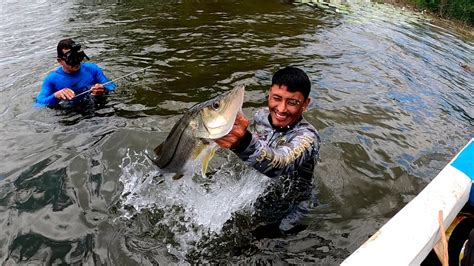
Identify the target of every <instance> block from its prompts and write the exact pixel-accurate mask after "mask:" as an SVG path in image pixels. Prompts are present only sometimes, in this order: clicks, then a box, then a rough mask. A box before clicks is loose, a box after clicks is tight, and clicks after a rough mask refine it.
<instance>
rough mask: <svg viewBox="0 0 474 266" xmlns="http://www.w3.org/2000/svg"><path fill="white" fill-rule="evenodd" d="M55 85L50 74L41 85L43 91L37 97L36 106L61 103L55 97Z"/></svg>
mask: <svg viewBox="0 0 474 266" xmlns="http://www.w3.org/2000/svg"><path fill="white" fill-rule="evenodd" d="M54 88H55V86H54V82H53V80H52V78H51V77H50V76H48V77H46V78H45V80H44V81H43V85H42V86H41V91H40V92H39V94H38V96H37V97H36V103H35V106H37V107H42V106H54V105H56V104H58V103H59V100H58V99H56V98H55V97H54V93H55V92H56V91H55V89H54Z"/></svg>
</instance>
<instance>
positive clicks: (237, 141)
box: [216, 67, 320, 179]
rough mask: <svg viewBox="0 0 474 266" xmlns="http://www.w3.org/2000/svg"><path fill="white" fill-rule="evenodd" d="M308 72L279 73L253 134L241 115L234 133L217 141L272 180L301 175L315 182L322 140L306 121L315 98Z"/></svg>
mask: <svg viewBox="0 0 474 266" xmlns="http://www.w3.org/2000/svg"><path fill="white" fill-rule="evenodd" d="M310 91H311V83H310V80H309V78H308V76H307V75H306V73H305V72H304V71H303V70H301V69H299V68H295V67H286V68H283V69H280V70H278V71H277V72H276V73H275V74H274V75H273V78H272V85H271V87H270V90H269V93H268V108H264V109H260V110H258V111H257V112H256V113H255V116H254V123H253V125H252V128H253V130H252V131H253V134H252V133H251V132H250V131H249V130H247V127H248V125H249V122H248V120H247V119H246V118H245V117H244V115H243V114H241V113H239V115H238V116H237V119H236V121H235V124H234V128H233V129H232V131H231V132H230V133H229V134H228V135H226V136H224V137H223V138H221V139H219V140H217V141H216V142H217V144H219V145H220V146H221V147H223V148H230V149H231V150H232V151H233V152H234V153H235V154H237V155H238V156H239V157H240V158H241V159H242V160H243V161H244V162H246V163H247V164H249V165H250V166H252V167H254V168H255V169H257V170H258V171H260V172H261V173H263V174H265V175H267V176H268V177H277V176H281V175H288V174H291V175H298V176H300V177H302V178H305V179H311V178H312V173H313V169H314V166H315V164H316V160H315V158H316V157H317V155H318V152H319V146H320V138H319V135H318V132H317V130H316V129H315V128H314V127H313V126H312V125H311V124H309V123H308V122H307V121H306V120H305V119H304V118H303V111H305V110H306V108H307V107H308V105H309V102H310V101H311V98H309V93H310Z"/></svg>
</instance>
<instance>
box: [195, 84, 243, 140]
mask: <svg viewBox="0 0 474 266" xmlns="http://www.w3.org/2000/svg"><path fill="white" fill-rule="evenodd" d="M244 92H245V87H244V86H237V87H235V88H234V89H232V90H231V91H229V92H227V93H225V94H222V95H219V96H217V97H215V98H213V99H210V100H208V101H206V102H204V103H202V104H200V105H199V106H197V108H196V111H197V112H198V114H197V115H196V116H195V119H193V121H192V124H193V126H192V127H193V129H194V130H193V132H194V136H195V137H197V138H203V139H218V138H221V137H223V136H225V135H227V134H228V133H229V132H230V131H231V130H232V127H233V126H234V122H235V118H236V117H237V113H238V112H239V111H241V110H242V104H243V102H244Z"/></svg>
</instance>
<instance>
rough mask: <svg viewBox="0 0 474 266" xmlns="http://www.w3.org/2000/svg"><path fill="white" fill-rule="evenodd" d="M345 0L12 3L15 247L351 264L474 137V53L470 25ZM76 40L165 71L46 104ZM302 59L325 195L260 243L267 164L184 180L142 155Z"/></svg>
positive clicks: (98, 58)
mask: <svg viewBox="0 0 474 266" xmlns="http://www.w3.org/2000/svg"><path fill="white" fill-rule="evenodd" d="M323 2H327V1H323ZM338 4H342V5H343V6H344V8H342V9H340V10H341V11H342V12H336V11H335V9H334V7H330V8H329V10H328V9H325V8H321V7H315V6H311V5H307V4H304V5H295V4H294V3H290V2H288V1H276V0H275V1H265V2H255V1H231V0H229V1H158V2H157V1H154V2H150V1H132V0H122V1H72V2H71V1H69V2H67V1H55V0H46V1H44V0H43V1H33V2H32V3H30V2H28V3H26V2H25V1H20V0H19V1H0V22H1V23H0V37H1V38H0V72H1V73H2V75H1V77H0V81H1V82H0V84H2V85H1V86H0V94H1V96H2V97H0V135H1V136H2V137H1V138H0V152H1V154H2V160H0V226H1V228H2V231H1V233H0V239H1V240H0V258H1V261H2V262H4V263H7V264H9V263H11V264H17V263H32V264H48V263H54V264H56V263H67V264H70V263H83V264H117V263H118V262H120V264H132V265H135V264H146V263H162V264H169V263H176V262H183V261H187V262H203V261H209V262H215V263H222V262H224V263H228V262H235V263H238V262H240V263H255V264H256V263H262V264H263V263H269V262H275V263H316V264H329V265H333V264H338V263H339V262H341V261H342V260H343V259H344V258H345V257H347V255H348V254H350V252H352V251H353V250H355V249H356V248H357V247H358V246H359V245H360V244H361V243H363V242H364V241H365V240H366V239H367V237H368V236H369V235H370V234H372V233H373V232H374V231H375V230H377V229H378V228H379V227H380V226H381V225H382V224H383V223H384V222H385V221H386V220H387V219H388V218H390V217H391V216H392V215H393V214H394V213H396V212H397V211H398V210H399V209H400V208H402V207H403V206H404V204H406V203H407V202H409V201H410V200H411V199H412V198H413V197H414V196H415V195H416V194H417V193H418V192H419V191H420V190H421V189H422V188H423V187H424V186H425V185H426V184H427V183H428V182H429V181H430V180H431V179H432V178H433V177H434V176H435V175H436V174H437V172H438V171H439V170H440V169H441V168H442V167H444V165H445V164H446V163H447V162H449V161H450V159H451V157H452V156H453V155H454V154H456V153H457V152H458V150H459V149H460V148H461V147H463V146H464V145H465V143H466V142H467V140H468V139H470V138H472V137H474V133H473V132H474V130H473V126H474V119H473V117H474V113H473V112H474V111H473V108H472V106H474V102H473V97H472V95H473V91H474V87H473V84H474V82H473V81H474V78H473V73H472V72H471V71H468V70H466V67H465V66H469V65H473V64H474V62H473V61H472V54H473V53H472V51H473V40H472V35H471V36H466V35H463V34H462V33H460V32H458V31H456V29H452V28H451V29H446V28H443V27H442V26H439V25H438V24H437V23H436V21H435V20H432V19H430V18H428V17H425V16H423V15H422V14H418V13H413V12H406V11H401V10H399V9H396V8H393V7H390V6H387V5H380V4H369V3H364V4H357V3H354V2H351V4H349V5H347V4H346V3H338ZM331 8H332V10H331ZM336 8H338V7H336ZM64 37H72V38H74V39H76V40H78V41H79V42H81V43H82V44H83V47H84V48H85V50H86V52H87V54H88V55H89V56H90V57H91V59H92V61H94V62H97V63H98V64H99V65H100V66H101V67H102V68H103V69H104V72H105V73H106V74H107V76H109V77H110V78H116V77H121V76H123V75H126V74H128V73H131V72H133V71H136V70H139V69H141V68H143V67H147V66H151V69H150V71H147V72H146V73H145V74H143V75H140V76H138V77H136V78H135V77H133V78H130V79H124V80H121V81H120V82H119V84H118V85H119V87H118V89H117V90H116V92H114V93H113V94H112V95H110V97H109V99H108V102H107V104H106V106H105V107H103V108H101V109H99V110H97V111H96V113H95V115H94V116H93V117H83V116H81V115H76V114H71V113H64V112H61V111H57V110H49V109H38V108H34V107H33V101H34V97H35V96H36V95H37V93H38V91H39V88H40V86H41V83H42V79H43V78H44V77H45V75H46V74H47V73H48V72H50V71H52V70H54V68H55V67H57V65H55V48H56V44H57V42H58V41H59V40H60V39H62V38H64ZM290 64H291V65H295V66H298V67H301V68H303V69H304V70H305V71H307V73H308V74H309V76H310V78H311V81H312V87H313V91H312V93H311V97H312V99H313V100H312V101H311V104H310V110H309V111H307V112H306V113H305V117H306V119H307V120H308V121H309V122H311V123H312V124H314V125H315V126H316V128H318V130H319V131H320V133H321V137H322V140H323V145H322V148H321V156H320V157H321V162H320V164H319V165H318V166H317V167H316V170H315V173H314V180H315V183H316V193H317V195H318V201H319V205H318V206H316V207H314V208H312V209H311V212H310V217H309V218H308V219H307V220H305V221H304V222H305V224H306V225H307V226H308V227H307V228H306V229H305V230H303V231H301V232H299V233H298V234H294V235H288V236H283V237H280V238H275V239H271V238H263V239H260V240H255V239H252V238H251V236H249V235H247V233H248V231H246V226H247V222H248V220H249V219H250V217H251V213H252V207H251V206H252V202H253V201H254V200H255V198H256V197H257V196H258V195H259V194H260V193H261V191H262V190H263V189H264V187H265V186H266V184H267V183H266V182H265V180H266V179H265V178H260V177H259V176H256V175H252V174H243V175H238V174H236V172H235V171H231V169H233V167H238V166H235V165H234V162H235V160H234V159H229V158H228V157H227V156H225V155H224V156H222V154H221V156H220V157H219V158H217V159H216V160H215V161H214V164H215V169H220V170H219V171H224V172H222V173H219V175H217V176H218V177H219V178H216V179H212V180H208V181H206V180H194V181H192V180H191V179H187V180H184V181H181V182H182V183H179V182H172V181H171V180H168V179H166V178H165V179H163V177H160V176H159V173H157V170H156V168H154V167H152V166H150V165H148V164H147V159H146V156H145V155H144V154H145V151H151V150H153V148H154V147H155V146H156V145H158V144H159V143H161V142H162V141H163V139H164V138H165V137H166V136H167V134H168V132H169V131H170V129H171V127H172V125H173V124H174V123H175V122H176V121H177V120H178V119H179V115H180V114H182V113H183V111H184V110H186V109H187V108H189V107H191V106H192V105H194V104H195V103H197V102H200V101H203V100H205V99H208V98H211V97H213V96H216V95H218V94H219V93H221V92H223V91H226V90H228V89H230V88H232V87H234V85H235V84H236V83H243V84H245V85H246V97H245V103H244V108H243V109H244V110H243V111H244V113H245V114H246V115H247V116H249V117H251V115H252V113H253V111H254V109H255V108H257V107H261V106H264V105H265V102H266V90H267V89H268V86H269V84H270V82H271V77H272V74H273V72H274V71H275V70H277V69H278V68H280V67H282V66H285V65H290ZM221 165H229V167H223V168H218V167H217V166H221ZM226 169H227V170H228V172H225V170H226ZM237 172H238V171H237ZM244 172H245V171H244ZM217 176H216V177H217ZM229 221H232V222H233V223H231V222H229ZM229 224H232V228H230V226H229V227H227V226H226V225H229ZM216 250H217V251H216Z"/></svg>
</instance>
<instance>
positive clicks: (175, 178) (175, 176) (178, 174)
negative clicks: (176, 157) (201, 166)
mask: <svg viewBox="0 0 474 266" xmlns="http://www.w3.org/2000/svg"><path fill="white" fill-rule="evenodd" d="M183 176H184V175H183V174H180V173H177V174H175V175H174V176H173V180H178V179H181V177H183Z"/></svg>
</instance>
